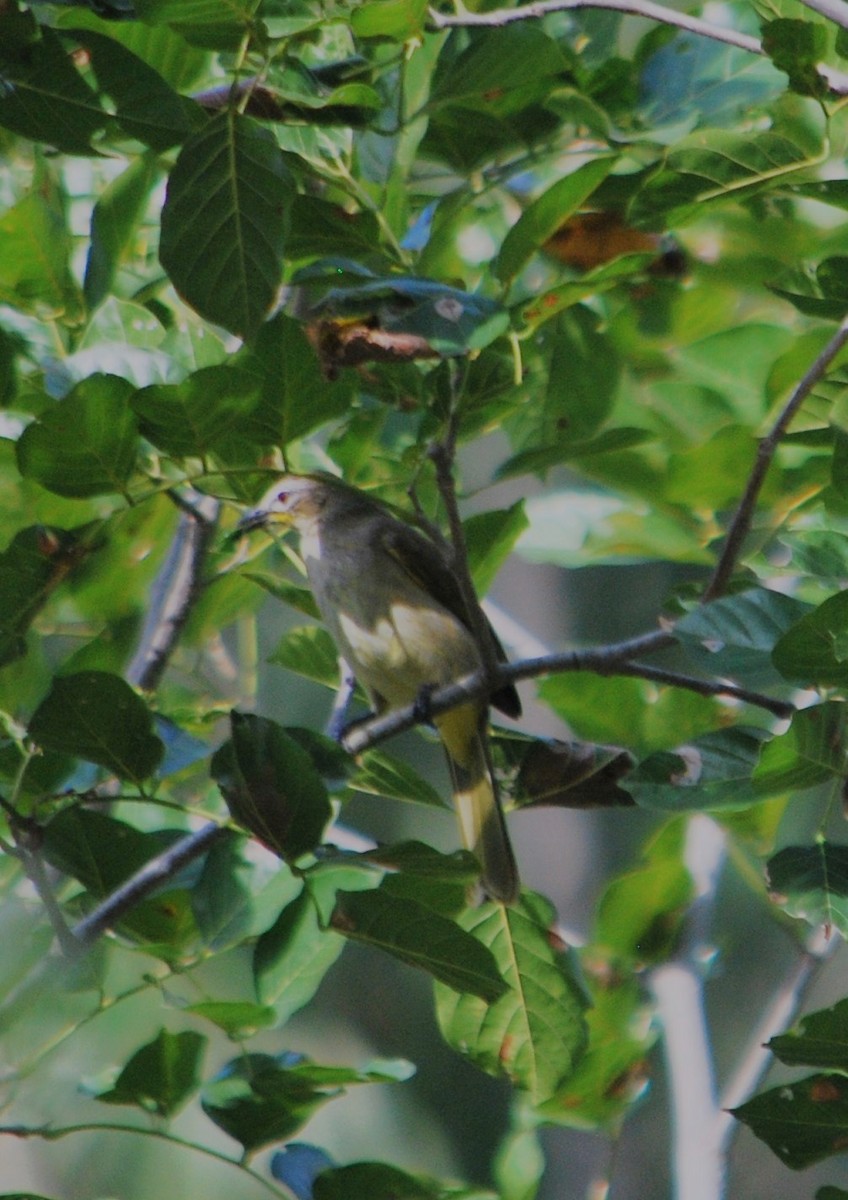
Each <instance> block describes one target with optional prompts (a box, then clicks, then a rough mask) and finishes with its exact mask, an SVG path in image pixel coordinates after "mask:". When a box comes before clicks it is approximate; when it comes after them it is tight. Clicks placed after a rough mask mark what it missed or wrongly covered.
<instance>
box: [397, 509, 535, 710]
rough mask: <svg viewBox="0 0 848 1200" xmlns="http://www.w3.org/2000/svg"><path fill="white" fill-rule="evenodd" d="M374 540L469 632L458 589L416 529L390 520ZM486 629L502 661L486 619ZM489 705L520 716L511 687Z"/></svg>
mask: <svg viewBox="0 0 848 1200" xmlns="http://www.w3.org/2000/svg"><path fill="white" fill-rule="evenodd" d="M378 537H379V540H380V544H381V545H382V547H383V549H384V550H385V551H386V553H387V554H389V555H391V557H392V558H393V559H394V560H395V562H397V563H398V564H399V565H400V566H401V567H403V569H404V571H405V572H406V573H407V575H409V577H410V579H412V580H413V582H414V583H415V584H416V585H417V586H418V587H419V588H421V590H422V591H424V592H426V593H427V595H428V596H432V597H433V599H434V600H436V601H437V602H438V603H439V604H441V605H442V607H443V608H446V609H447V610H448V612H450V613H452V614H453V615H454V616H455V617H456V619H457V620H458V621H461V622H462V624H463V625H464V626H465V627H466V629H468V630H471V631H472V632H473V625H472V622H471V620H470V618H469V615H468V609H467V607H466V605H465V601H464V599H463V596H462V589H461V588H460V586H459V583H458V582H457V579H456V576H455V575H454V573H453V571H452V570H451V569H450V567H449V566H448V564H447V562H446V561H445V557H444V554H443V553H442V551H441V550H440V549H439V548H438V546H436V545H435V543H434V542H431V541H430V539H429V538H427V537H425V536H424V535H423V534H421V533H419V532H418V531H417V530H416V529H412V528H410V527H409V526H406V525H403V524H401V523H400V522H399V521H396V520H394V519H393V518H391V517H387V518H386V520H385V522H380V525H379V529H378ZM486 628H487V629H488V631H489V636H490V638H491V641H492V646H493V647H494V650H495V654H496V656H497V658H498V660H499V662H506V654H505V652H504V648H503V646H502V645H501V643H500V641H499V639H498V636H497V634H496V633H495V631H494V629H492V626H491V624H490V623H489V621H488V620H486ZM492 703H493V704H494V706H495V708H497V709H499V710H500V711H501V712H502V713H504V714H505V715H506V716H508V717H520V716H521V701H520V700H519V698H518V692H517V691H516V690H515V688H514V687H513V686H512V684H508V685H507V686H506V687H502V688H499V689H498V690H497V691H496V692H495V693H494V695H493V696H492Z"/></svg>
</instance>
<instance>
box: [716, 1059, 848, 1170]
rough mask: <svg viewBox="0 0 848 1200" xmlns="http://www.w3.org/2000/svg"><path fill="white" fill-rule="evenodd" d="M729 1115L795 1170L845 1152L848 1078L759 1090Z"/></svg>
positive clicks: (814, 1079) (811, 1078)
mask: <svg viewBox="0 0 848 1200" xmlns="http://www.w3.org/2000/svg"><path fill="white" fill-rule="evenodd" d="M731 1111H732V1113H733V1115H734V1117H736V1118H737V1120H739V1121H743V1122H744V1123H745V1124H746V1125H747V1126H748V1127H749V1128H750V1129H751V1131H752V1132H753V1133H754V1134H755V1136H756V1137H758V1138H759V1139H760V1141H763V1142H765V1143H766V1145H767V1146H768V1147H769V1149H770V1150H773V1151H774V1153H775V1154H776V1155H777V1156H778V1158H779V1159H780V1160H781V1161H782V1162H784V1163H785V1164H786V1166H787V1167H791V1168H792V1169H793V1170H795V1171H800V1170H803V1168H804V1167H809V1166H812V1164H813V1163H817V1162H821V1160H822V1159H824V1158H829V1157H830V1156H831V1155H833V1154H841V1153H842V1151H843V1150H844V1149H845V1138H846V1135H848V1079H846V1078H845V1076H844V1075H810V1076H809V1077H808V1078H807V1079H801V1080H799V1081H798V1082H797V1083H784V1084H782V1085H781V1086H780V1087H776V1088H772V1089H771V1090H770V1091H768V1092H761V1093H760V1095H759V1096H755V1097H754V1098H753V1100H749V1101H748V1102H747V1104H743V1105H741V1106H740V1107H739V1108H734V1109H732V1110H731Z"/></svg>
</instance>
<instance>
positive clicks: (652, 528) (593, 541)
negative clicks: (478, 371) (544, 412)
mask: <svg viewBox="0 0 848 1200" xmlns="http://www.w3.org/2000/svg"><path fill="white" fill-rule="evenodd" d="M616 448H617V447H612V449H616ZM558 453H559V458H560V461H566V460H567V459H568V458H572V459H579V456H580V454H581V446H580V444H579V443H577V444H576V445H573V446H572V447H571V452H570V453H568V452H566V453H565V454H563V452H562V450H560V451H559V452H558ZM526 465H527V468H528V469H531V470H534V469H535V466H534V465H533V464H532V463H529V464H526ZM551 465H552V463H551V462H546V463H543V464H542V469H544V468H545V467H548V466H551ZM526 512H527V516H528V518H529V520H530V525H529V528H528V529H527V531H526V532H525V533H523V534H522V535H521V538H520V539H519V541H518V545H517V550H518V553H519V554H521V555H522V556H523V557H524V558H527V559H529V560H530V561H531V562H548V563H553V564H554V565H555V566H562V567H582V566H587V565H589V564H591V565H592V566H599V565H601V564H603V563H611V564H616V565H619V566H620V565H623V564H626V563H638V562H651V561H660V562H680V563H698V564H709V563H710V562H711V555H710V554H709V553H708V552H707V551H706V550H705V549H704V547H703V545H702V542H701V539H700V537H699V536H698V535H697V532H696V530H695V529H693V528H691V527H690V526H689V525H687V524H686V523H685V522H683V521H681V520H678V519H677V518H676V517H674V516H669V515H666V514H665V513H658V512H655V511H648V510H647V508H646V507H645V506H644V505H643V504H640V503H636V504H634V502H633V500H632V499H630V498H628V499H619V498H617V497H613V496H608V495H605V494H603V495H602V494H601V493H597V494H592V493H591V492H587V491H572V490H571V489H559V488H557V489H556V490H555V491H552V492H548V493H546V494H545V495H543V496H532V497H530V499H529V500H528V501H527V503H526Z"/></svg>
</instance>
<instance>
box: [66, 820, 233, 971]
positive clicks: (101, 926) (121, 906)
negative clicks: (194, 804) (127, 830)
mask: <svg viewBox="0 0 848 1200" xmlns="http://www.w3.org/2000/svg"><path fill="white" fill-rule="evenodd" d="M226 832H227V830H226V827H225V826H223V825H216V824H215V823H214V822H212V821H210V823H209V824H208V825H204V826H203V828H202V829H199V830H198V831H197V832H196V833H190V834H189V835H188V836H187V837H184V838H180V840H179V841H178V842H176V843H175V844H174V845H173V846H170V847H169V848H168V849H167V850H165V851H163V853H162V854H157V856H156V857H155V858H151V859H150V861H149V862H146V863H145V864H144V866H143V867H140V868H139V870H138V871H136V873H135V874H134V875H131V876H130V878H129V879H128V880H127V881H126V882H125V883H122V884H121V886H120V887H119V888H116V889H115V891H114V892H113V893H112V895H111V896H107V898H106V899H105V900H104V901H103V903H102V904H98V905H97V907H96V908H95V909H93V910H92V911H91V912H90V913H89V914H88V916H86V917H83V919H82V920H81V921H78V922H77V924H76V925H75V926H74V927H73V929H72V930H71V936H72V937H73V939H74V945H75V947H76V948H78V949H80V948H83V947H85V946H90V945H91V944H92V943H93V942H96V941H97V939H98V938H99V937H101V936H102V935H103V934H104V933H105V932H106V930H107V929H111V928H112V927H113V926H114V925H116V924H117V922H118V921H120V919H121V917H123V916H125V915H126V914H127V913H128V912H130V911H131V910H132V909H133V908H135V907H136V905H137V904H140V903H141V901H142V900H144V899H146V898H147V897H148V896H149V895H150V894H151V893H152V892H154V891H156V889H157V888H160V887H161V886H162V884H164V883H167V882H168V880H169V879H173V877H174V876H175V875H176V874H177V873H178V872H179V871H181V870H182V869H183V867H185V866H186V865H187V864H188V863H190V862H191V861H192V860H193V859H195V858H198V857H199V856H200V855H201V854H205V853H206V851H207V850H208V849H209V848H210V847H211V845H212V843H213V842H215V841H217V839H218V838H219V837H221V836H222V835H223V834H224V833H226Z"/></svg>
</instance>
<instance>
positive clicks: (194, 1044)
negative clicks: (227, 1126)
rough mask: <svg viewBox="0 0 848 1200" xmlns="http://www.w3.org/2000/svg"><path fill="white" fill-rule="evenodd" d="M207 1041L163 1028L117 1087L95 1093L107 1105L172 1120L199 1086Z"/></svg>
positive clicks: (137, 1055)
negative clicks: (132, 1108) (140, 1110)
mask: <svg viewBox="0 0 848 1200" xmlns="http://www.w3.org/2000/svg"><path fill="white" fill-rule="evenodd" d="M205 1049H206V1038H205V1037H202V1036H201V1034H199V1033H194V1032H192V1031H191V1030H187V1031H186V1032H184V1033H169V1032H168V1031H167V1029H160V1031H159V1033H158V1034H157V1035H156V1037H155V1038H154V1039H153V1041H152V1042H148V1043H147V1045H146V1046H142V1047H141V1049H139V1050H136V1052H135V1054H133V1055H132V1057H131V1058H130V1059H129V1060H128V1061H127V1063H126V1065H125V1066H124V1068H123V1070H122V1071H121V1073H120V1075H119V1076H118V1078H117V1079H116V1080H115V1083H114V1086H113V1087H111V1088H110V1089H109V1090H108V1091H103V1092H99V1093H96V1094H95V1098H96V1099H97V1100H100V1101H102V1102H103V1103H104V1104H133V1105H135V1106H136V1107H138V1108H143V1109H144V1110H145V1112H149V1113H155V1115H156V1116H157V1117H171V1116H173V1115H174V1113H176V1112H177V1111H178V1110H179V1109H181V1108H182V1106H183V1105H184V1104H185V1103H186V1101H187V1100H188V1098H189V1096H190V1095H191V1094H192V1092H193V1091H194V1090H195V1089H196V1088H197V1086H198V1084H199V1079H198V1071H199V1069H200V1060H201V1057H202V1055H203V1052H204V1050H205Z"/></svg>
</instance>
